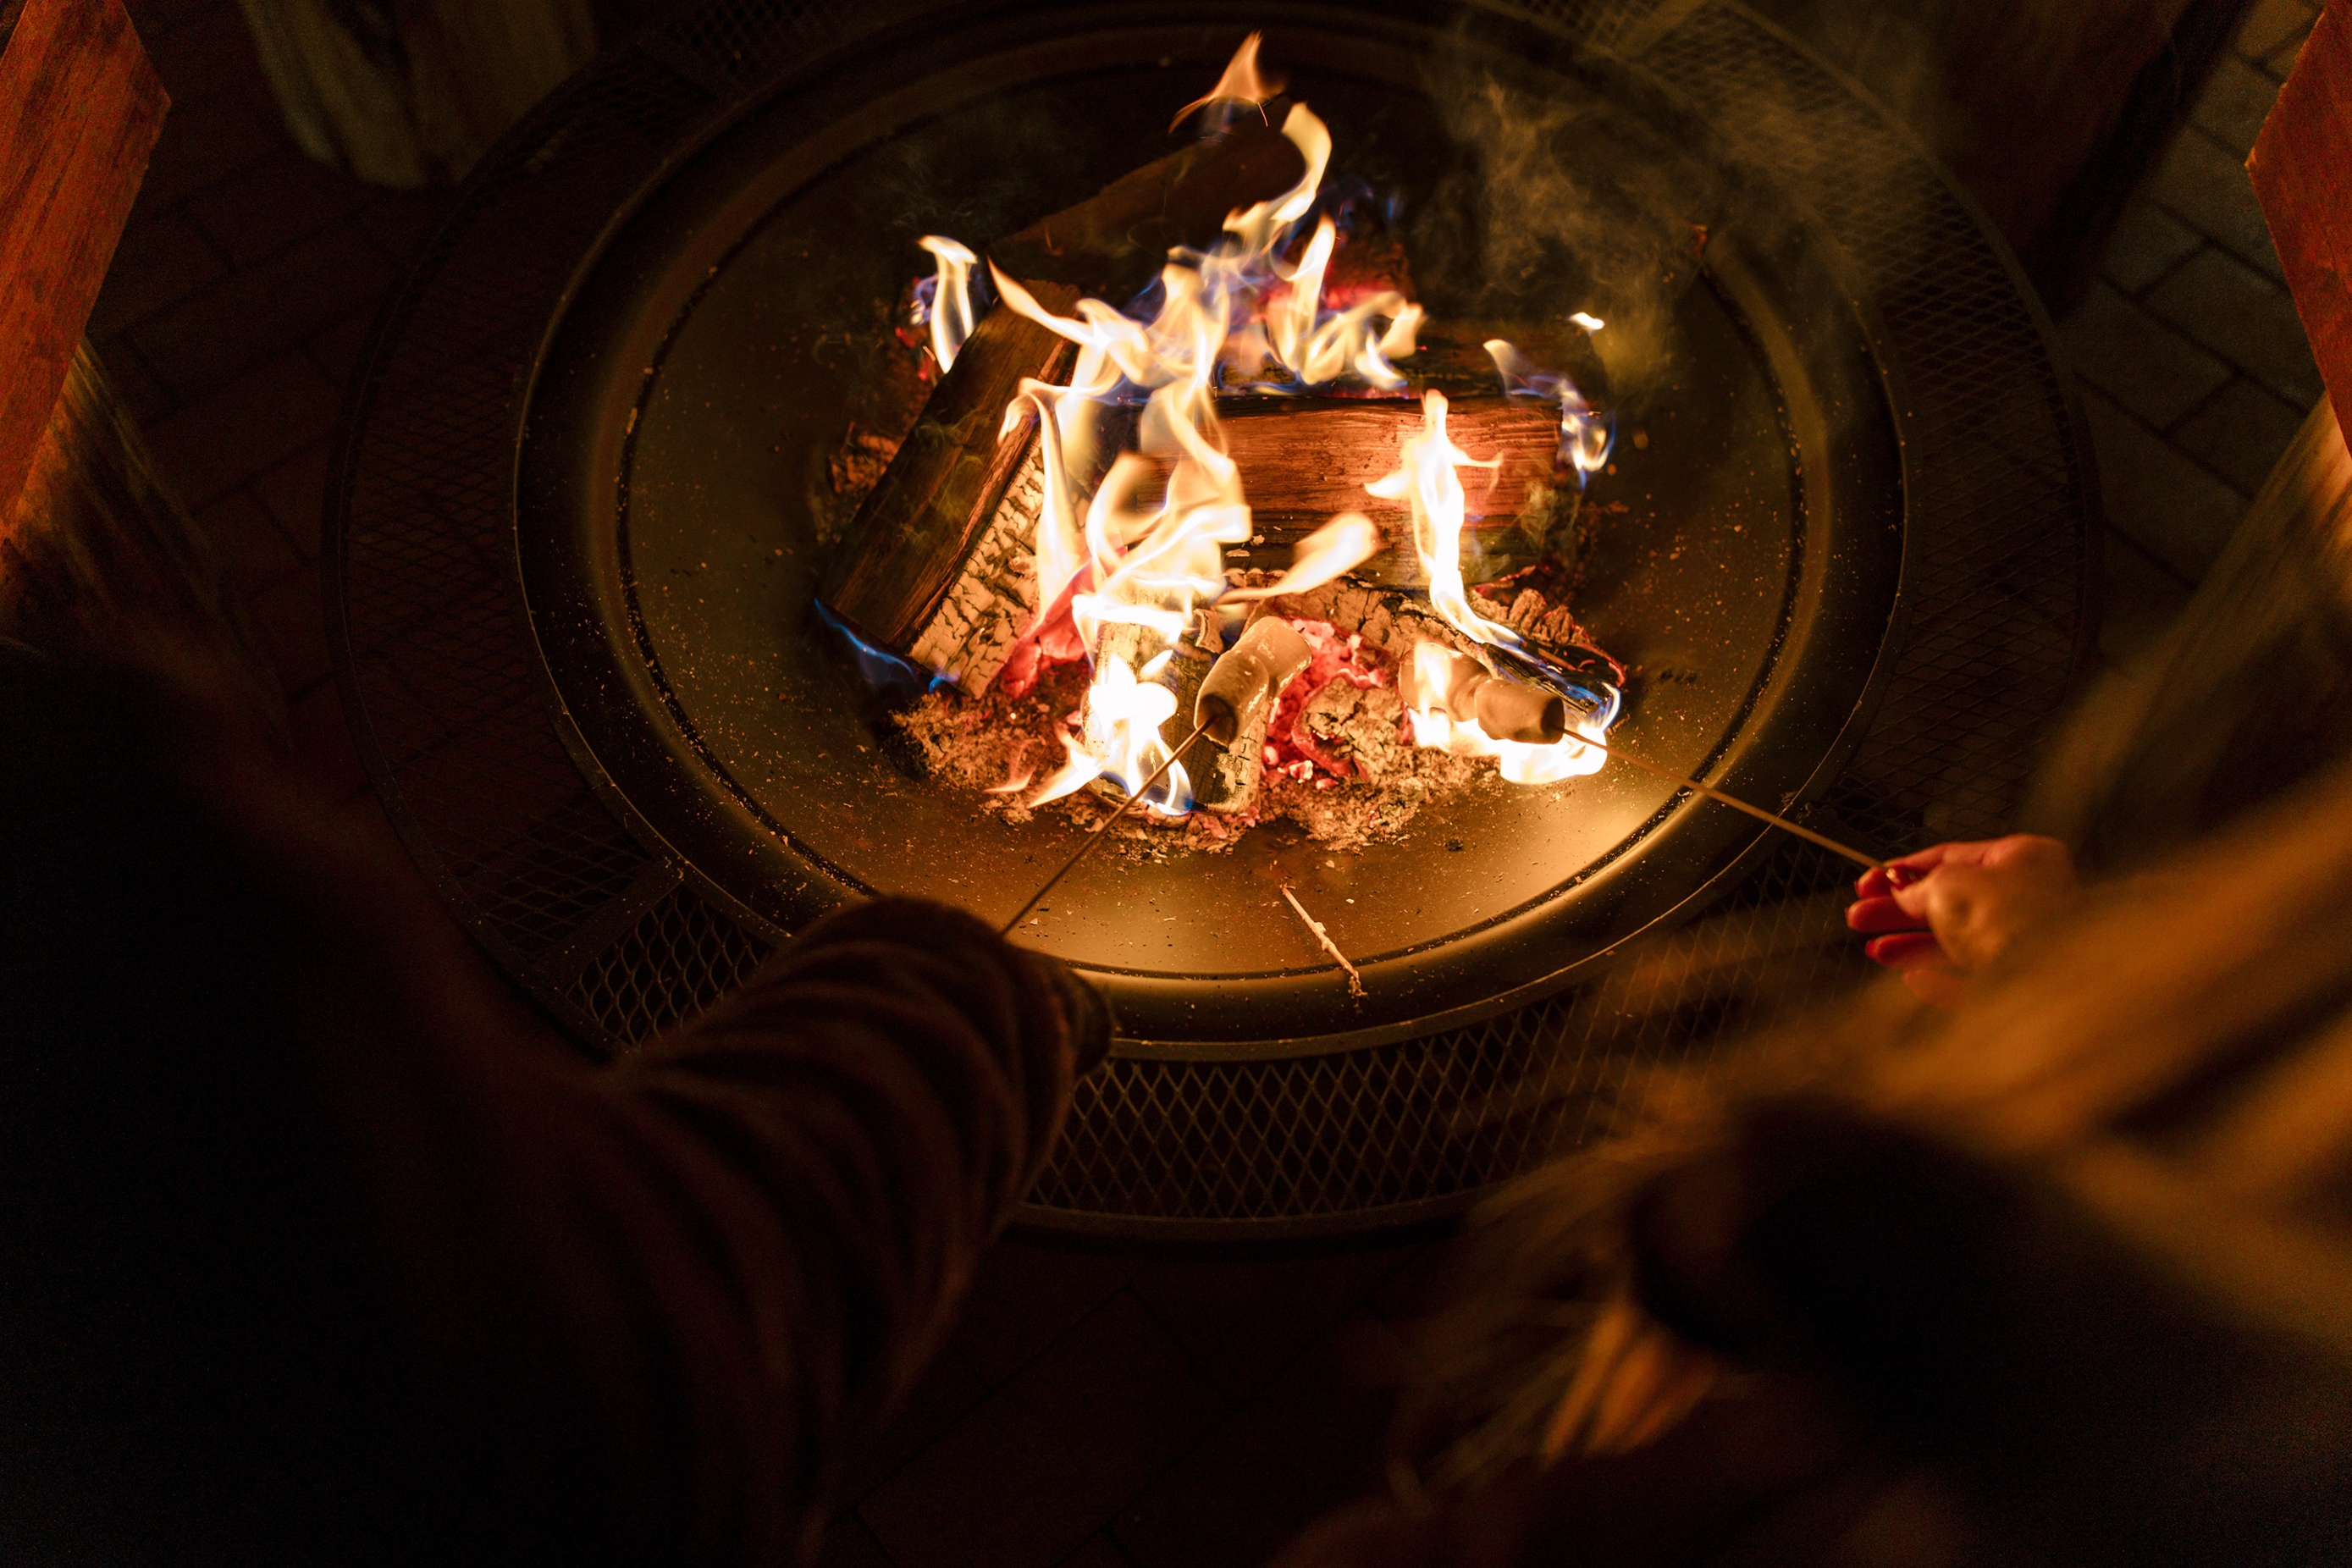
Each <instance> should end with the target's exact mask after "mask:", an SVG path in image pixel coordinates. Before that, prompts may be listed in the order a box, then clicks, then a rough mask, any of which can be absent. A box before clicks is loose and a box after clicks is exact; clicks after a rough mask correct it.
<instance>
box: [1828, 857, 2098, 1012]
mask: <svg viewBox="0 0 2352 1568" xmlns="http://www.w3.org/2000/svg"><path fill="white" fill-rule="evenodd" d="M1853 890H1854V893H1855V896H1856V901H1855V902H1854V903H1853V905H1852V906H1850V907H1849V908H1848V909H1847V910H1846V911H1845V923H1846V924H1847V925H1849V926H1851V927H1853V929H1854V930H1855V931H1861V932H1863V933H1864V934H1865V935H1867V936H1869V937H1870V938H1871V942H1870V944H1869V946H1868V947H1867V948H1866V949H1864V951H1865V952H1868V953H1869V954H1870V956H1871V958H1872V959H1873V960H1874V962H1876V963H1881V964H1884V965H1885V967H1887V968H1888V969H1892V970H1894V971H1895V972H1896V973H1899V974H1901V975H1902V976H1903V984H1906V985H1907V986H1909V987H1910V988H1911V991H1912V994H1915V995H1916V996H1917V997H1918V998H1919V999H1920V1000H1921V1001H1923V1002H1927V1003H1929V1004H1931V1005H1935V1006H1937V1007H1957V1006H1958V1005H1959V1001H1960V994H1961V992H1962V991H1963V990H1964V989H1965V988H1966V987H1967V984H1968V982H1969V976H1971V975H1973V974H1975V973H1977V972H1978V971H1979V970H1981V969H1983V968H1984V967H1985V966H1986V965H1987V964H1989V963H1992V961H1993V960H1994V959H1996V958H1999V957H2000V955H2001V953H2002V952H2005V951H2006V950H2007V949H2008V947H2009V945H2010V943H2011V942H2012V941H2014V940H2015V939H2016V937H2017V934H2018V933H2019V932H2020V931H2024V930H2025V929H2026V928H2028V927H2029V926H2032V925H2035V924H2037V923H2039V922H2040V921H2042V920H2044V919H2046V918H2048V917H2049V916H2050V915H2052V914H2053V913H2055V912H2056V911H2057V910H2060V909H2063V907H2064V906H2065V905H2066V904H2068V903H2069V902H2071V901H2072V900H2074V892H2075V883H2074V860H2073V858H2071V857H2069V856H2068V855H2067V853H2066V847H2065V846H2064V845H2063V844H2061V843H2059V842H2058V840H2056V839H2055V838H2040V837H2034V836H2033V835H2032V834H2026V833H2017V834H2011V836H2010V837H2007V838H1989V839H1980V840H1977V841H1975V842H1972V843H1964V844H1938V845H1936V846H1934V847H1932V848H1927V849H1922V850H1920V851H1919V852H1918V853H1917V854H1916V855H1906V856H1905V857H1903V858H1901V859H1899V860H1890V861H1888V862H1887V863H1886V865H1885V867H1884V868H1876V869H1873V870H1869V871H1865V872H1864V873H1863V875H1862V877H1861V879H1860V880H1858V881H1856V882H1855V883H1854V885H1853Z"/></svg>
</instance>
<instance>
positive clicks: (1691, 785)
mask: <svg viewBox="0 0 2352 1568" xmlns="http://www.w3.org/2000/svg"><path fill="white" fill-rule="evenodd" d="M1569 733H1570V736H1571V737H1572V738H1573V739H1574V740H1575V741H1576V742H1577V743H1578V744H1580V745H1585V746H1590V747H1591V748H1592V749H1593V750H1594V751H1596V752H1600V753H1601V755H1602V756H1604V757H1614V758H1616V759H1617V760H1618V761H1619V762H1621V763H1631V764H1632V765H1633V766H1634V767H1637V768H1639V769H1641V770H1642V771H1643V773H1649V774H1651V775H1652V776H1654V777H1656V778H1661V779H1664V780H1665V781H1666V783H1668V784H1680V785H1682V787H1683V788H1685V789H1686V790H1692V791H1695V792H1696V793H1697V794H1700V795H1705V796H1706V798H1707V799H1709V800H1714V801H1721V802H1722V803H1723V804H1724V805H1727V806H1729V807H1731V809H1732V810H1734V811H1744V812H1746V813H1747V814H1748V816H1752V817H1754V818H1755V819H1756V820H1757V821H1759V822H1766V823H1769V824H1771V825H1772V826H1775V827H1777V828H1779V829H1780V830H1781V831H1782V832H1783V833H1793V834H1795V835H1796V836H1797V837H1800V838H1801V839H1803V840H1805V842H1807V843H1808V844H1818V845H1820V846H1821V847H1822V848H1824V849H1826V850H1828V851H1830V853H1832V854H1833V855H1843V856H1844V857H1845V858H1847V859H1849V860H1851V861H1853V863H1854V864H1855V865H1857V866H1861V867H1864V868H1868V869H1870V870H1873V871H1878V870H1884V869H1885V865H1886V863H1885V861H1883V860H1879V859H1876V858H1874V857H1871V856H1868V855H1865V854H1864V853H1863V852H1862V851H1861V850H1859V849H1855V848H1853V847H1849V846H1847V845H1843V844H1841V843H1839V842H1838V841H1837V840H1836V839H1834V838H1831V837H1827V836H1825V835H1823V834H1819V833H1816V832H1814V831H1813V830H1812V829H1811V828H1810V827H1802V826H1798V825H1797V824H1796V823H1793V822H1791V821H1790V820H1789V819H1788V818H1787V817H1785V816H1774V815H1773V814H1772V813H1770V812H1769V811H1767V810H1765V809H1764V808H1763V807H1762V806H1760V805H1748V803H1747V802H1746V801H1744V800H1741V799H1740V798H1739V797H1738V796H1737V795H1726V794H1724V793H1723V792H1722V791H1721V790H1719V789H1710V788H1709V787H1707V786H1706V784H1701V783H1699V782H1698V780H1696V779H1686V778H1685V777H1683V775H1682V774H1680V773H1672V772H1669V771H1668V770H1666V769H1664V768H1662V767H1660V766H1658V765H1657V763H1645V762H1643V760H1642V759H1641V758H1639V757H1637V756H1634V755H1633V753H1632V752H1621V751H1618V750H1617V749H1616V748H1615V747H1613V746H1611V745H1610V744H1609V743H1608V742H1604V741H1596V740H1594V739H1592V738H1591V736H1589V735H1587V734H1585V733H1584V732H1583V731H1580V730H1571V731H1569Z"/></svg>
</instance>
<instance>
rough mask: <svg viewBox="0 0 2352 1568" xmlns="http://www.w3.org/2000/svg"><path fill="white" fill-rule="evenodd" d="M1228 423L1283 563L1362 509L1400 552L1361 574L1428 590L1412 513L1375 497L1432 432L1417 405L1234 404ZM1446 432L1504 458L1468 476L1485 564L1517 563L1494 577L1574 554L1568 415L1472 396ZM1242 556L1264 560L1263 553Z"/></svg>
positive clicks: (1226, 410) (1238, 460)
mask: <svg viewBox="0 0 2352 1568" xmlns="http://www.w3.org/2000/svg"><path fill="white" fill-rule="evenodd" d="M1217 416H1218V418H1219V420H1220V422H1221V423H1222V424H1223V434H1224V441H1225V451H1226V453H1227V455H1229V456H1230V457H1231V458H1233V459H1234V467H1235V468H1238V469H1240V471H1241V477H1242V491H1243V494H1244V495H1245V496H1247V497H1248V498H1249V503H1250V515H1251V518H1252V521H1253V522H1254V524H1255V530H1256V532H1257V533H1258V534H1259V535H1260V536H1262V537H1263V538H1264V539H1265V547H1266V549H1267V550H1268V551H1269V552H1270V553H1271V555H1272V556H1273V558H1274V559H1275V560H1276V561H1280V560H1284V559H1287V552H1288V550H1289V548H1290V546H1292V545H1294V544H1296V543H1297V542H1298V541H1299V540H1300V539H1302V538H1304V537H1305V536H1306V535H1307V534H1309V533H1311V532H1313V531H1315V530H1317V529H1318V528H1320V527H1322V526H1323V525H1324V524H1325V523H1327V522H1328V521H1331V519H1332V518H1333V517H1334V516H1336V515H1338V514H1339V513H1340V512H1343V511H1360V512H1362V513H1364V514H1365V515H1366V516H1368V517H1370V519H1371V520H1372V521H1373V522H1375V523H1376V524H1378V525H1379V526H1380V529H1381V532H1383V533H1384V534H1386V535H1387V536H1388V538H1389V541H1390V548H1389V549H1388V550H1385V551H1383V552H1381V554H1379V555H1377V556H1375V557H1373V558H1372V559H1371V560H1370V561H1369V562H1367V563H1364V565H1363V566H1362V567H1360V569H1359V570H1358V573H1357V575H1359V576H1360V577H1363V578H1366V579H1369V580H1370V581H1374V582H1381V583H1391V584H1421V583H1423V582H1425V581H1426V579H1425V577H1423V574H1422V573H1421V571H1420V567H1419V564H1418V563H1417V561H1416V560H1415V558H1414V555H1413V552H1412V542H1411V540H1410V538H1409V533H1410V528H1411V512H1410V510H1409V509H1408V507H1407V506H1406V504H1405V503H1404V502H1403V501H1402V500H1381V499H1380V498H1378V497H1376V496H1373V495H1371V494H1370V492H1369V491H1367V490H1366V489H1365V487H1366V486H1367V485H1369V484H1370V483H1371V482H1372V481H1373V480H1374V479H1381V478H1382V477H1384V476H1386V475H1388V474H1391V473H1393V472H1395V471H1396V467H1397V460H1398V455H1399V453H1401V452H1402V450H1403V448H1404V443H1405V439H1406V438H1407V437H1410V436H1411V435H1412V434H1413V433H1414V432H1415V431H1417V430H1419V429H1420V428H1421V422H1422V409H1421V403H1420V400H1419V399H1418V398H1417V397H1414V398H1405V397H1378V398H1373V397H1246V398H1232V399H1222V400H1220V401H1219V403H1218V405H1217ZM1445 423H1446V431H1447V433H1448V434H1449V435H1450V436H1451V437H1453V439H1454V445H1455V446H1457V447H1461V448H1462V449H1463V450H1464V451H1465V452H1467V453H1469V454H1470V455H1471V456H1472V457H1474V458H1480V459H1486V458H1501V462H1500V464H1499V466H1497V467H1496V468H1491V469H1489V468H1463V469H1461V470H1459V472H1460V474H1461V479H1462V488H1463V489H1464V490H1465V492H1466V499H1467V502H1468V511H1469V521H1467V522H1466V523H1465V526H1464V529H1463V532H1464V535H1465V540H1466V541H1468V542H1470V544H1471V545H1472V547H1473V548H1474V550H1475V551H1476V552H1478V554H1479V555H1480V556H1481V557H1482V558H1483V557H1484V556H1486V554H1489V553H1493V554H1496V556H1497V560H1498V564H1497V565H1496V569H1495V571H1494V572H1493V573H1491V574H1494V575H1499V574H1501V572H1503V571H1508V570H1511V569H1513V568H1514V567H1516V566H1523V565H1528V564H1531V563H1533V562H1534V561H1536V560H1537V559H1538V558H1539V557H1541V556H1542V555H1543V554H1545V553H1547V552H1560V551H1562V550H1564V548H1565V546H1566V543H1567V538H1568V533H1569V531H1570V530H1571V529H1572V528H1573V526H1574V521H1575V515H1576V510H1577V492H1576V489H1575V485H1574V482H1573V481H1572V480H1571V481H1569V482H1568V483H1567V485H1566V487H1565V488H1564V489H1563V488H1562V486H1561V484H1560V483H1559V481H1557V480H1556V479H1555V478H1554V475H1553V468H1554V465H1555V463H1556V462H1557V461H1558V458H1559V409H1558V408H1557V407H1555V406H1554V405H1551V404H1550V403H1548V402H1544V401H1540V400H1538V399H1536V398H1529V397H1504V396H1501V395H1487V396H1484V397H1464V398H1458V399H1456V400H1455V401H1454V403H1453V405H1452V406H1451V407H1450V408H1449V409H1448V410H1447V413H1446V422H1445ZM1512 535H1516V536H1517V537H1516V538H1512V537H1510V536H1512ZM1253 550H1255V547H1253ZM1504 552H1508V553H1509V554H1510V555H1511V556H1512V560H1511V562H1510V563H1509V564H1507V565H1504V564H1499V559H1500V556H1501V554H1503V553H1504ZM1236 553H1238V552H1236ZM1242 559H1243V560H1245V561H1247V562H1248V563H1250V564H1252V565H1257V564H1260V562H1259V561H1258V559H1257V558H1256V556H1255V553H1252V554H1250V555H1245V556H1243V557H1242Z"/></svg>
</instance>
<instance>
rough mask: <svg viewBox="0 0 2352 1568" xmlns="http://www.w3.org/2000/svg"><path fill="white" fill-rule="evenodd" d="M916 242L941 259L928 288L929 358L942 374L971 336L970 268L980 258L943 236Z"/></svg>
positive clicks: (936, 235)
mask: <svg viewBox="0 0 2352 1568" xmlns="http://www.w3.org/2000/svg"><path fill="white" fill-rule="evenodd" d="M915 243H916V244H918V245H919V246H921V247H923V248H924V249H925V250H928V251H929V252H930V253H931V254H932V255H933V256H936V257H938V258H940V270H939V276H938V278H937V279H934V280H933V282H932V285H931V305H930V318H931V356H932V357H933V358H934V359H936V360H938V361H939V362H940V374H942V375H944V374H947V372H948V371H949V370H950V369H951V368H953V366H954V364H955V362H956V355H958V354H959V353H962V352H963V345H964V344H965V343H966V342H968V341H970V339H971V269H972V266H973V264H974V263H975V262H977V261H978V260H979V259H980V258H978V257H976V256H974V255H973V254H972V253H971V247H969V246H965V245H961V244H959V243H957V242H956V241H955V240H952V239H950V238H948V237H947V236H945V235H942V234H927V235H925V236H923V237H922V238H920V239H919V240H917V241H916V242H915Z"/></svg>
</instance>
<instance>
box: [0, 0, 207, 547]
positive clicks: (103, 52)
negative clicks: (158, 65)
mask: <svg viewBox="0 0 2352 1568" xmlns="http://www.w3.org/2000/svg"><path fill="white" fill-rule="evenodd" d="M170 104H171V100H170V99H168V98H167V97H166V96H165V95H164V92H163V82H162V80H161V79H158V78H157V76H156V75H155V70H154V68H153V67H152V65H150V64H149V63H148V59H147V52H146V51H145V50H144V49H143V48H142V47H140V44H139V36H138V34H137V33H136V32H134V31H132V29H131V18H130V16H128V15H126V14H125V13H124V11H123V9H122V0H25V4H24V5H23V8H22V9H21V11H19V12H18V14H17V16H16V25H15V26H14V27H13V28H12V29H11V30H10V31H9V33H8V36H7V41H6V45H5V48H0V352H5V353H6V354H7V356H8V359H7V371H6V374H5V380H0V537H5V533H6V531H8V529H9V527H10V526H11V524H12V521H13V520H14V517H15V514H16V498H17V497H18V495H19V494H21V493H22V492H23V490H24V488H25V476H26V472H27V471H28V470H29V469H30V468H31V467H32V462H33V455H34V453H35V452H36V451H37V449H38V448H39V447H40V445H41V440H42V437H43V434H44V433H45V432H46V431H47V429H48V426H49V418H50V415H51V412H52V411H53V410H54V409H55V408H56V407H57V404H58V392H59V391H60V390H61V389H62V388H63V387H64V385H65V383H66V372H67V369H68V367H69V366H70V365H71V364H72V363H73V357H74V349H75V346H76V345H77V344H79V342H80V341H81V334H82V328H83V327H84V326H85V325H86V324H87V323H88V322H89V312H90V308H91V307H92V306H93V305H95V304H96V303H97V302H98V291H99V288H100V285H101V284H103V283H104V282H105V281H106V268H107V266H108V264H109V263H110V261H112V260H113V258H114V247H115V243H116V241H118V240H119V239H121V237H122V226H123V224H124V223H125V222H126V221H127V220H128V219H129V217H130V216H131V200H132V198H134V197H135V196H137V195H138V194H139V182H140V180H141V179H142V177H143V176H144V175H145V174H146V172H147V159H148V156H149V155H150V154H151V153H152V152H153V151H154V149H155V139H156V137H157V136H158V135H160V134H161V133H162V132H163V113H164V110H166V109H168V108H169V107H170Z"/></svg>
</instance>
